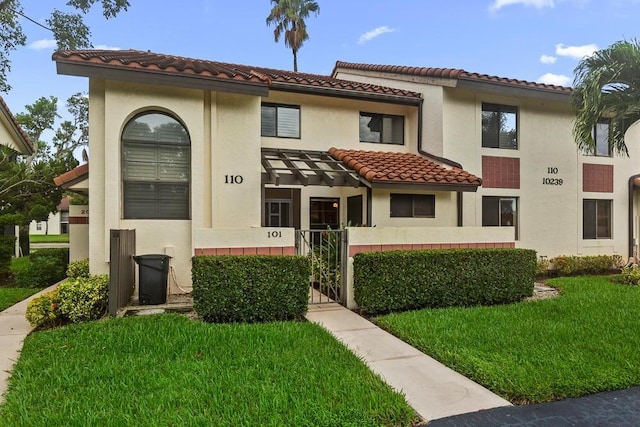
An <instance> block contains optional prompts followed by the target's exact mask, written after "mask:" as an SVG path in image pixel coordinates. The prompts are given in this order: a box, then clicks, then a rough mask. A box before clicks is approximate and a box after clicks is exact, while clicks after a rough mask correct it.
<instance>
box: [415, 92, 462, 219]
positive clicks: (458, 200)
mask: <svg viewBox="0 0 640 427" xmlns="http://www.w3.org/2000/svg"><path fill="white" fill-rule="evenodd" d="M423 102H424V99H421V100H420V104H419V105H418V153H420V154H422V155H423V156H425V157H428V158H430V159H432V160H435V161H436V162H440V163H444V164H445V165H448V166H451V167H454V168H458V169H462V165H461V164H460V163H458V162H454V161H453V160H449V159H446V158H444V157H440V156H436V155H435V154H431V153H428V152H426V151H424V150H423V149H422V104H423ZM456 207H457V211H458V227H462V191H458V192H457V193H456Z"/></svg>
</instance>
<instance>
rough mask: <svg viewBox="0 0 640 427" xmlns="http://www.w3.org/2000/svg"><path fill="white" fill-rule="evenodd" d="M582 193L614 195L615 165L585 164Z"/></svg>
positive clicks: (583, 166) (583, 165)
mask: <svg viewBox="0 0 640 427" xmlns="http://www.w3.org/2000/svg"><path fill="white" fill-rule="evenodd" d="M582 191H592V192H594V193H613V165H595V164H590V163H583V164H582Z"/></svg>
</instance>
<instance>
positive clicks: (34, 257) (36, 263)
mask: <svg viewBox="0 0 640 427" xmlns="http://www.w3.org/2000/svg"><path fill="white" fill-rule="evenodd" d="M68 264H69V249H66V248H51V249H39V250H38V251H35V252H32V253H31V255H29V262H28V263H26V264H25V266H24V268H20V269H16V270H14V272H13V274H14V277H15V282H16V286H19V287H22V288H44V287H47V286H50V285H53V284H55V283H57V282H59V281H60V280H62V279H64V278H65V277H66V272H67V266H68Z"/></svg>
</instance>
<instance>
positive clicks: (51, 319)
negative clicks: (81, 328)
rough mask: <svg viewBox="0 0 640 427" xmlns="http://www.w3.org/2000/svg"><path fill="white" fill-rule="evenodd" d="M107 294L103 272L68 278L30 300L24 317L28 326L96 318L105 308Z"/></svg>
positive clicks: (103, 312) (107, 285)
mask: <svg viewBox="0 0 640 427" xmlns="http://www.w3.org/2000/svg"><path fill="white" fill-rule="evenodd" d="M108 294H109V276H108V275H106V274H103V275H96V276H91V277H88V278H87V277H80V278H76V279H69V280H66V281H64V282H62V283H60V285H59V286H58V287H57V288H56V289H55V290H53V291H51V292H48V293H46V294H44V295H41V296H39V297H37V298H34V299H33V300H31V301H30V302H29V304H28V305H27V313H26V317H27V320H28V321H29V323H30V324H31V326H36V327H37V326H41V327H54V326H60V325H65V324H68V323H78V322H86V321H90V320H96V319H99V318H101V317H102V316H103V315H104V314H105V312H106V310H107V304H108Z"/></svg>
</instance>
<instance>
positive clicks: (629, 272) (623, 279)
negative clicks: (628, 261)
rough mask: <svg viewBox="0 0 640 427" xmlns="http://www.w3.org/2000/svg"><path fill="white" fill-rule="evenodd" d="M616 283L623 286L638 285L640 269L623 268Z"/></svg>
mask: <svg viewBox="0 0 640 427" xmlns="http://www.w3.org/2000/svg"><path fill="white" fill-rule="evenodd" d="M618 282H619V283H622V284H625V285H633V286H638V285H640V268H638V267H624V268H623V269H622V274H621V275H620V277H619V279H618Z"/></svg>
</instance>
